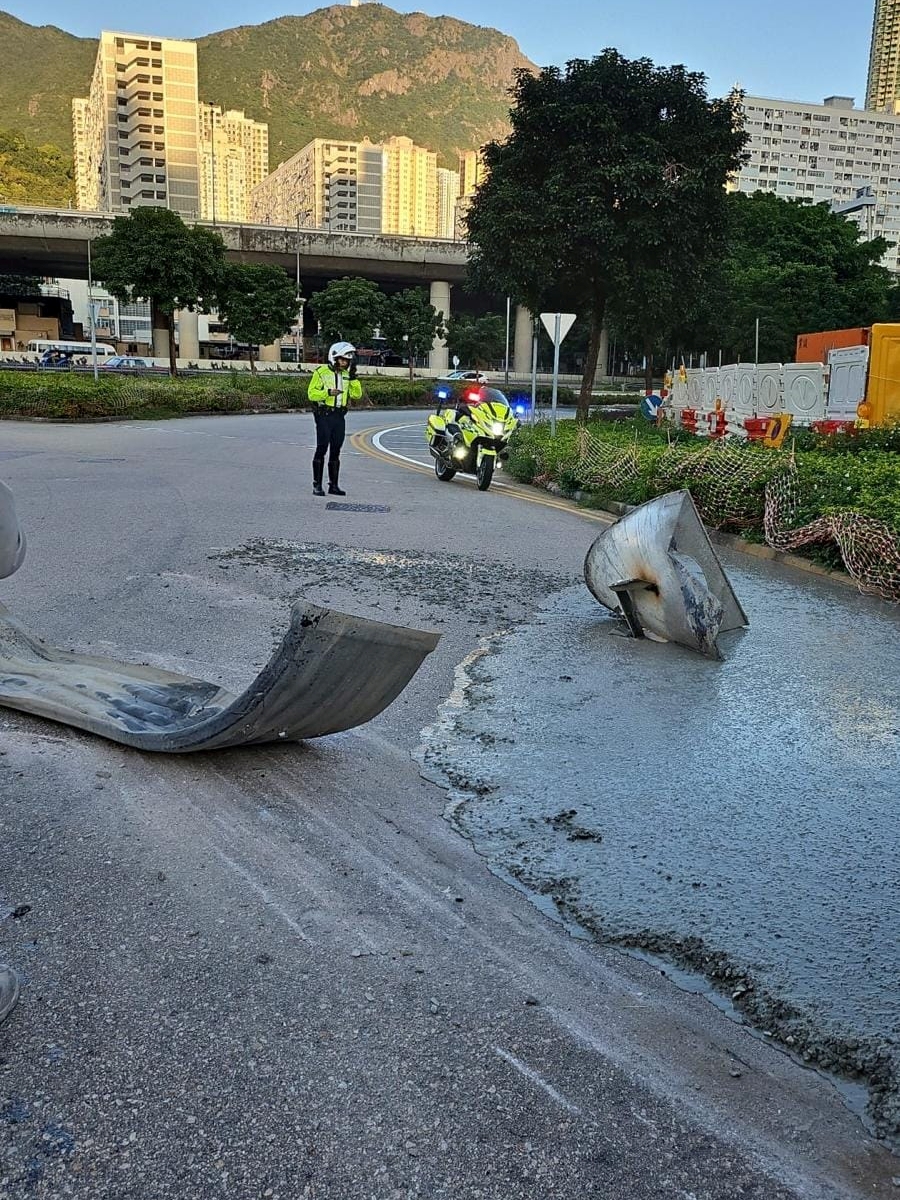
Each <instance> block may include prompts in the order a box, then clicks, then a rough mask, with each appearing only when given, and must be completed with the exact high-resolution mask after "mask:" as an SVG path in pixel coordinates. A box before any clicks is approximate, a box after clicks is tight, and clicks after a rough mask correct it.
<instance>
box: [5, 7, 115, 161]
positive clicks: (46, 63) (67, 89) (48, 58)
mask: <svg viewBox="0 0 900 1200" xmlns="http://www.w3.org/2000/svg"><path fill="white" fill-rule="evenodd" d="M96 57H97V43H96V41H94V40H93V38H78V37H74V36H73V35H72V34H71V33H65V32H63V30H62V29H57V28H56V26H55V25H26V24H25V22H24V21H18V20H17V19H16V18H15V17H11V16H10V15H9V13H5V12H0V127H2V128H4V129H16V130H18V131H19V132H20V133H21V134H22V135H23V136H24V137H25V138H27V140H28V141H29V142H30V143H31V144H32V145H38V146H40V145H45V144H50V145H53V146H58V147H59V148H60V149H61V150H63V151H64V152H65V153H66V154H67V155H68V154H71V152H72V97H73V96H86V95H87V91H88V88H89V86H90V82H91V73H92V72H93V70H94V60H95V59H96Z"/></svg>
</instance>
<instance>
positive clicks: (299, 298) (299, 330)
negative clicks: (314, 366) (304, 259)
mask: <svg viewBox="0 0 900 1200" xmlns="http://www.w3.org/2000/svg"><path fill="white" fill-rule="evenodd" d="M302 361H303V296H302V294H301V292H300V214H299V213H297V370H298V371H299V370H300V364H301V362H302Z"/></svg>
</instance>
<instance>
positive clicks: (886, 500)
mask: <svg viewBox="0 0 900 1200" xmlns="http://www.w3.org/2000/svg"><path fill="white" fill-rule="evenodd" d="M588 429H589V430H590V432H591V433H592V434H593V435H594V436H595V437H596V438H598V439H599V440H600V441H602V442H603V443H605V444H606V445H608V446H612V447H618V448H621V449H622V450H623V451H624V450H626V449H628V448H629V447H634V450H635V454H636V457H637V464H638V472H637V477H636V478H634V479H631V480H629V481H628V482H626V483H624V484H622V485H621V486H620V487H618V488H617V489H603V488H597V487H595V486H593V485H592V484H591V482H590V481H589V480H588V479H585V478H582V475H581V471H580V461H579V451H578V443H577V426H576V424H575V422H574V421H561V422H559V424H558V426H557V436H556V438H554V439H551V437H550V429H549V426H548V425H547V424H546V422H542V423H541V424H539V425H536V426H530V425H523V426H522V427H520V429H519V430H517V432H516V433H515V434H514V435H513V439H512V444H511V446H510V455H509V461H508V464H507V469H508V470H509V472H510V474H511V475H513V476H514V478H516V479H519V480H521V481H522V482H524V483H532V482H534V481H535V480H538V481H539V482H554V483H556V484H558V485H559V486H560V488H561V489H562V490H563V491H564V492H567V493H570V494H571V493H573V492H575V491H582V492H584V493H587V498H588V500H589V501H590V499H591V498H592V497H593V498H594V500H595V502H598V503H602V502H604V501H607V500H618V501H620V502H622V503H625V504H641V503H643V502H644V501H645V500H649V499H652V498H653V497H654V496H660V495H663V494H664V493H665V492H667V491H669V490H671V488H672V486H673V482H672V478H671V476H668V477H667V476H666V473H665V471H663V470H661V468H662V467H664V465H665V463H666V461H667V456H666V451H667V449H668V447H669V445H670V444H671V443H670V440H669V437H668V435H667V434H666V433H665V432H664V431H660V430H658V429H656V427H654V426H650V425H647V423H646V422H643V421H640V420H639V419H638V420H635V421H625V422H621V423H618V424H616V425H610V424H608V423H603V422H596V423H591V424H590V425H589V426H588ZM674 441H675V443H676V444H677V445H678V446H679V447H680V448H681V449H682V450H683V451H684V452H685V453H686V454H690V453H699V452H700V451H702V450H703V449H705V448H707V447H708V446H709V442H708V440H706V439H703V438H695V437H691V436H690V435H688V434H685V433H683V432H682V433H679V434H678V435H676V436H675V438H674ZM898 444H900V431H898V430H897V429H896V428H894V429H873V430H868V431H861V432H860V433H859V434H857V435H854V436H853V437H851V438H848V439H845V440H844V442H841V441H840V440H838V441H836V440H835V439H834V438H825V437H819V436H818V435H816V434H813V433H807V432H805V431H804V433H803V434H802V447H803V448H801V439H800V438H798V440H797V443H796V444H795V445H794V447H793V448H794V451H795V459H796V463H797V471H798V475H799V482H800V508H799V511H798V513H797V522H796V524H797V525H805V524H807V523H809V522H811V521H813V520H815V519H816V518H817V517H819V516H824V515H828V514H832V513H835V512H841V511H847V510H851V511H854V512H860V513H863V514H865V515H866V516H870V517H874V518H875V519H876V520H879V521H883V522H884V523H885V524H886V525H887V526H889V528H891V529H892V530H893V531H894V532H896V533H897V534H898V535H900V452H898V450H897V449H895V448H893V447H895V446H897V445H898ZM790 449H791V448H790V447H785V448H784V449H782V450H769V449H766V448H765V447H763V446H760V445H758V444H744V445H742V446H738V447H736V452H738V453H740V454H745V455H750V456H753V460H754V462H753V466H754V468H755V470H753V471H751V472H748V478H749V479H750V482H749V484H748V486H747V487H746V488H745V490H744V496H745V498H746V504H745V508H744V511H743V513H742V520H741V521H740V527H741V528H742V529H744V530H745V531H746V532H747V533H748V534H749V536H751V537H753V536H754V535H756V536H758V535H759V534H760V533H761V530H762V512H763V499H764V493H765V486H766V482H767V481H768V480H769V479H770V478H772V476H773V475H775V474H777V473H778V472H780V471H782V470H783V469H784V468H785V466H786V465H787V455H788V454H789V453H790ZM668 461H671V460H670V459H668ZM704 487H705V483H704V481H703V480H699V481H698V482H697V483H696V484H691V485H690V488H691V490H692V491H693V492H694V493H695V496H696V498H697V499H698V503H700V502H701V501H702V500H703V499H704V498H705V497H704Z"/></svg>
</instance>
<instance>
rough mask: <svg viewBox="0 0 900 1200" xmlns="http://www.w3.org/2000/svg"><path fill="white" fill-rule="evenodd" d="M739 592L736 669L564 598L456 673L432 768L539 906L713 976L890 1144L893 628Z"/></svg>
mask: <svg viewBox="0 0 900 1200" xmlns="http://www.w3.org/2000/svg"><path fill="white" fill-rule="evenodd" d="M730 575H731V578H732V581H733V583H734V585H735V589H736V591H737V594H738V596H739V597H740V599H741V601H742V603H743V604H744V606H745V607H746V609H747V611H748V614H749V617H750V621H751V628H750V630H749V631H746V632H744V633H735V634H728V635H725V636H723V637H722V638H721V645H722V649H723V651H724V653H725V655H726V661H725V662H723V663H717V662H712V661H709V660H707V659H704V658H702V657H701V656H700V655H698V654H693V653H691V652H690V651H687V650H683V649H681V648H679V647H677V646H674V645H662V644H657V643H653V642H649V641H633V640H631V639H629V638H626V637H624V636H622V633H623V626H622V625H621V623H620V622H618V621H617V620H615V619H614V618H612V617H611V616H610V615H608V614H606V613H605V611H604V610H603V609H602V608H600V607H599V606H598V605H597V604H596V602H595V601H594V600H593V599H592V598H591V596H590V595H589V594H588V592H587V590H586V588H584V587H575V588H568V589H566V590H565V591H562V592H560V593H558V594H557V595H556V596H555V597H553V598H552V599H551V600H549V601H548V602H547V603H546V605H545V606H544V608H543V609H541V610H540V611H539V613H538V615H537V618H536V619H535V620H534V622H533V623H532V624H530V625H527V626H526V625H523V626H520V627H519V628H517V629H515V630H513V631H512V632H510V633H508V634H506V635H502V636H498V637H495V638H493V639H490V640H489V641H488V642H487V643H485V644H484V646H483V648H482V649H481V650H480V651H476V652H475V653H473V655H472V656H470V658H469V659H467V661H466V662H465V663H463V664H462V666H461V667H460V668H459V670H458V673H457V687H456V689H455V691H454V694H453V695H452V696H451V697H450V699H449V700H448V701H447V703H446V704H445V705H444V706H443V708H442V712H441V716H440V719H439V721H438V723H437V724H436V725H435V726H434V727H433V728H431V729H429V730H426V731H425V734H424V735H423V736H424V741H423V745H422V747H421V748H420V751H419V755H420V761H421V763H422V770H423V773H424V774H425V775H426V777H427V778H429V779H431V780H433V781H435V782H438V783H440V784H441V785H443V786H444V787H446V788H448V789H449V790H450V793H451V798H452V802H451V805H450V808H449V809H448V813H447V815H448V817H449V818H450V819H451V820H452V821H453V822H454V823H455V825H456V826H457V827H458V829H459V830H460V831H461V832H462V833H463V834H465V835H466V836H467V837H469V838H470V839H471V840H472V842H473V844H474V846H475V848H476V849H477V850H478V852H479V853H481V854H482V855H484V856H485V857H486V858H487V860H488V861H489V863H490V865H491V867H492V869H493V870H494V871H496V872H497V873H498V874H500V875H501V876H503V877H504V878H506V879H508V880H509V881H510V882H512V883H514V884H516V885H518V886H519V887H521V888H523V889H524V890H525V891H526V892H527V893H528V895H529V896H530V897H531V898H532V900H533V901H534V902H535V903H536V904H538V905H539V906H540V907H541V908H543V909H544V911H547V912H550V913H551V914H552V915H553V916H555V917H557V918H558V919H561V920H563V921H564V922H566V923H567V924H568V925H569V927H570V928H571V929H573V931H577V932H580V933H582V934H586V935H588V936H592V937H595V938H597V939H598V940H601V941H603V942H605V943H609V944H613V945H616V946H620V947H623V948H626V949H628V950H630V951H632V952H636V953H639V954H640V955H641V956H644V957H648V958H649V959H650V961H652V962H654V964H656V965H657V966H659V967H661V968H663V969H666V970H667V971H668V973H670V974H673V975H674V976H675V977H676V980H677V981H678V982H681V983H683V984H684V983H687V984H688V986H692V987H694V988H696V983H697V976H698V975H702V976H703V977H704V978H705V979H706V980H708V981H709V984H710V985H711V989H712V990H711V992H710V995H711V998H714V999H716V1001H717V1002H718V1003H719V1004H720V1006H721V1007H724V1008H725V1009H726V1010H730V1011H733V1012H735V1013H736V1014H738V1015H740V1016H742V1017H743V1018H745V1019H746V1020H747V1021H748V1022H749V1023H750V1024H751V1025H752V1026H754V1027H755V1029H756V1030H757V1031H759V1032H761V1033H762V1034H763V1035H764V1036H766V1037H769V1038H771V1039H773V1041H777V1042H779V1043H780V1044H781V1045H782V1046H783V1047H785V1048H787V1049H788V1050H789V1051H790V1052H792V1053H793V1054H795V1055H796V1056H797V1057H798V1058H799V1059H800V1060H802V1061H804V1062H806V1063H808V1064H809V1065H811V1066H814V1067H816V1068H819V1069H821V1070H824V1071H827V1072H829V1073H832V1074H834V1075H835V1076H837V1077H839V1078H840V1079H842V1080H844V1081H845V1086H844V1087H843V1089H842V1090H843V1091H844V1094H845V1096H846V1097H847V1098H848V1100H849V1101H850V1102H851V1103H853V1101H854V1100H856V1101H857V1107H863V1106H864V1105H862V1104H859V1101H860V1098H861V1097H862V1098H865V1096H866V1093H865V1091H864V1090H863V1089H862V1088H861V1087H860V1084H865V1085H866V1087H867V1088H868V1104H867V1106H865V1107H866V1111H865V1114H864V1115H865V1119H866V1122H867V1124H868V1126H869V1128H870V1129H872V1130H873V1131H875V1132H877V1133H878V1134H880V1135H881V1136H883V1137H886V1138H888V1139H890V1140H891V1141H892V1142H894V1143H895V1144H897V1143H898V1142H900V986H898V982H900V938H898V928H900V869H898V864H900V822H898V820H897V804H898V799H900V766H898V758H900V755H898V751H900V669H898V668H900V653H898V649H897V647H898V633H900V613H897V612H896V611H894V610H889V609H888V608H887V607H886V606H882V605H879V604H877V603H875V602H872V601H868V600H865V599H862V598H860V597H856V596H855V595H853V594H852V593H848V594H847V595H846V597H845V596H844V595H842V594H841V595H839V594H837V593H835V592H834V591H833V590H831V589H827V588H825V587H823V586H821V585H818V584H817V583H815V582H813V581H802V582H799V583H798V584H796V585H795V584H794V583H793V582H785V581H784V580H783V579H782V578H780V577H775V576H773V575H769V574H767V573H765V572H764V571H763V570H761V569H751V570H735V569H733V568H732V569H731V571H730ZM671 965H674V970H673V969H671ZM682 971H684V972H688V973H689V974H688V975H687V976H681V974H680V972H682ZM691 980H693V983H691Z"/></svg>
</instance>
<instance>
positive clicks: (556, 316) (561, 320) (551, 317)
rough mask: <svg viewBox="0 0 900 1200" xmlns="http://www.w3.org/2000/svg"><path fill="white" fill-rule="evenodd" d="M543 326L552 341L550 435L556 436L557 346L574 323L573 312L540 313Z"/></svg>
mask: <svg viewBox="0 0 900 1200" xmlns="http://www.w3.org/2000/svg"><path fill="white" fill-rule="evenodd" d="M541 321H542V322H543V325H544V328H545V329H546V330H547V332H548V333H549V334H550V338H551V340H552V342H553V400H552V401H551V404H550V436H551V437H556V397H557V393H558V392H559V347H560V343H561V342H562V340H563V338H564V337H565V336H566V334H567V333H568V332H569V330H570V329H571V328H572V326H573V325H574V324H575V313H541Z"/></svg>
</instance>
